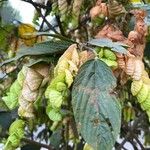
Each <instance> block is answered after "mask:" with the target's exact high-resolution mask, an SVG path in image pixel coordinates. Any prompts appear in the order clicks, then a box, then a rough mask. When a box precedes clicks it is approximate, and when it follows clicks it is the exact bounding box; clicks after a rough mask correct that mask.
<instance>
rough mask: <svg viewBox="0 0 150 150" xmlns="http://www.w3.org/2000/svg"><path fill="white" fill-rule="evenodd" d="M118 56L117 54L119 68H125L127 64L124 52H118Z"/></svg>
mask: <svg viewBox="0 0 150 150" xmlns="http://www.w3.org/2000/svg"><path fill="white" fill-rule="evenodd" d="M116 56H117V63H118V66H119V68H121V69H125V67H126V64H125V58H124V56H123V55H122V54H116Z"/></svg>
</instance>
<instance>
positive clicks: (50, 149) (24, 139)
mask: <svg viewBox="0 0 150 150" xmlns="http://www.w3.org/2000/svg"><path fill="white" fill-rule="evenodd" d="M22 141H24V142H26V143H30V144H33V145H37V146H40V147H43V148H47V149H48V150H54V149H53V148H52V147H51V146H50V145H46V144H43V143H39V142H36V141H33V140H30V139H26V138H23V139H22Z"/></svg>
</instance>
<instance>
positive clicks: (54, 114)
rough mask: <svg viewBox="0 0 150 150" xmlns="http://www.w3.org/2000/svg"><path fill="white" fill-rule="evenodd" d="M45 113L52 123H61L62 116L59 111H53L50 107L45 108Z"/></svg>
mask: <svg viewBox="0 0 150 150" xmlns="http://www.w3.org/2000/svg"><path fill="white" fill-rule="evenodd" d="M46 113H47V115H48V117H49V118H50V119H51V120H52V121H61V120H62V115H61V113H60V110H59V109H53V108H51V107H50V106H48V107H46Z"/></svg>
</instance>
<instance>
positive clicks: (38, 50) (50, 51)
mask: <svg viewBox="0 0 150 150" xmlns="http://www.w3.org/2000/svg"><path fill="white" fill-rule="evenodd" d="M71 44H72V42H68V41H46V42H42V43H38V44H35V45H34V46H33V47H24V48H21V49H20V50H18V53H17V55H16V57H14V58H12V59H9V60H6V61H5V62H3V63H1V64H0V66H3V65H5V64H7V63H10V62H12V61H15V60H18V59H20V58H22V57H25V56H41V55H43V56H47V55H54V54H61V53H63V52H64V51H65V50H66V49H67V48H68V47H69V46H70V45H71Z"/></svg>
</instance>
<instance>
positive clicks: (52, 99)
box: [48, 89, 63, 108]
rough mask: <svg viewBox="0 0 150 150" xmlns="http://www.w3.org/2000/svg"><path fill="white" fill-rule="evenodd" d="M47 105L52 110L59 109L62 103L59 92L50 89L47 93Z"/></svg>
mask: <svg viewBox="0 0 150 150" xmlns="http://www.w3.org/2000/svg"><path fill="white" fill-rule="evenodd" d="M48 98H49V103H50V105H51V107H52V108H60V106H61V105H62V102H63V96H62V94H61V92H58V91H56V90H53V89H51V90H50V91H49V97H48Z"/></svg>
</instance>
